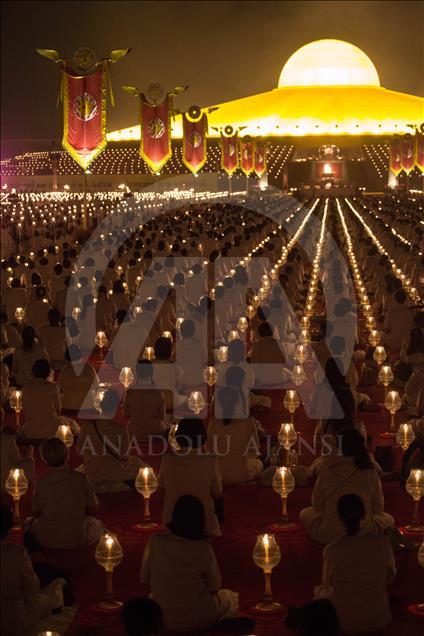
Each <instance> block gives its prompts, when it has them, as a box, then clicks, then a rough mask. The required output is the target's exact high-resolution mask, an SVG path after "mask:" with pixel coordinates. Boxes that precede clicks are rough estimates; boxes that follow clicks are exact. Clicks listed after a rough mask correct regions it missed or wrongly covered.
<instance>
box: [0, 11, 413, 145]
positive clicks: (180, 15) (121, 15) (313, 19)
mask: <svg viewBox="0 0 424 636" xmlns="http://www.w3.org/2000/svg"><path fill="white" fill-rule="evenodd" d="M423 7H424V5H423V3H421V2H3V4H2V113H1V115H2V119H1V124H2V138H3V140H4V139H46V138H52V137H58V136H59V135H60V133H61V117H60V110H58V109H57V108H56V98H57V93H58V86H59V68H58V67H57V66H56V65H55V64H53V63H52V62H50V61H49V60H47V59H44V58H42V57H40V56H39V55H37V54H36V53H35V51H34V49H35V48H36V47H38V48H51V49H57V50H58V51H59V52H60V53H61V54H63V55H65V56H71V55H72V52H73V51H74V50H75V49H76V48H78V47H79V46H82V45H85V46H89V47H91V48H93V49H94V50H95V51H96V52H97V53H98V55H99V57H102V56H105V55H107V53H108V52H109V51H110V50H112V49H115V48H116V49H118V48H125V47H132V52H131V53H130V55H129V56H128V57H127V58H124V59H123V60H121V61H120V62H119V63H117V64H116V65H114V66H112V79H113V85H114V91H115V97H116V102H117V105H116V108H115V110H113V109H112V108H110V110H109V119H108V129H109V130H114V129H116V128H122V127H125V126H130V125H132V124H134V123H136V101H135V100H134V98H130V97H129V96H128V95H126V94H125V93H123V92H122V90H121V88H120V87H121V85H122V84H132V85H136V86H137V87H138V88H145V87H146V86H147V85H148V84H149V83H150V82H152V81H159V82H161V83H162V84H163V85H164V86H165V87H166V88H168V89H170V88H172V87H174V86H176V85H181V84H188V85H189V86H190V89H189V90H188V91H187V92H186V93H185V94H184V95H183V96H181V97H180V98H178V99H177V102H176V105H177V106H180V107H186V106H189V105H190V104H199V105H208V104H213V103H219V102H222V101H227V100H230V99H235V98H239V97H244V96H247V95H250V94H254V93H258V92H263V91H266V90H270V89H272V88H274V87H275V86H276V85H277V81H278V76H279V74H280V71H281V68H282V67H283V65H284V63H285V61H286V60H287V58H288V57H289V56H290V55H291V54H292V53H293V52H294V51H295V50H296V49H297V48H299V47H300V46H302V45H303V44H305V43H307V42H309V41H311V40H316V39H320V38H337V39H342V40H347V41H349V42H352V43H353V44H355V45H357V46H359V47H360V48H361V49H363V50H364V51H365V52H366V53H367V54H368V55H369V57H370V58H371V59H372V60H373V62H374V64H375V66H376V68H377V71H378V73H379V75H380V80H381V83H382V85H383V86H385V87H386V88H391V89H393V90H397V91H402V92H406V93H412V94H415V95H422V94H423V77H424V50H423V48H424V34H423V24H424V9H423ZM25 143H26V142H23V145H25Z"/></svg>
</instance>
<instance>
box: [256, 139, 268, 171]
mask: <svg viewBox="0 0 424 636" xmlns="http://www.w3.org/2000/svg"><path fill="white" fill-rule="evenodd" d="M253 169H254V171H255V174H256V175H257V176H258V177H259V178H260V177H262V175H263V174H265V172H266V145H265V142H263V141H260V140H258V139H256V140H255V143H254V146H253Z"/></svg>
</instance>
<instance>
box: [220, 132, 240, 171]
mask: <svg viewBox="0 0 424 636" xmlns="http://www.w3.org/2000/svg"><path fill="white" fill-rule="evenodd" d="M237 134H238V133H235V134H234V135H231V136H230V137H225V136H224V135H222V134H221V168H222V169H223V170H225V172H226V173H227V174H228V175H232V174H233V172H235V171H236V170H237V168H238V152H237Z"/></svg>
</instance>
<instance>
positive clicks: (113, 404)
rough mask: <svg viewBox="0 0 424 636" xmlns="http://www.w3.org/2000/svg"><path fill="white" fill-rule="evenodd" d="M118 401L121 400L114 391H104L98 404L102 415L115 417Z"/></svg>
mask: <svg viewBox="0 0 424 636" xmlns="http://www.w3.org/2000/svg"><path fill="white" fill-rule="evenodd" d="M120 401H121V398H120V397H119V395H118V393H117V392H116V391H114V390H113V389H108V390H107V391H105V394H104V396H103V398H102V401H101V402H100V409H101V412H102V415H106V416H108V415H110V416H113V415H115V413H116V411H117V410H118V407H119V403H120Z"/></svg>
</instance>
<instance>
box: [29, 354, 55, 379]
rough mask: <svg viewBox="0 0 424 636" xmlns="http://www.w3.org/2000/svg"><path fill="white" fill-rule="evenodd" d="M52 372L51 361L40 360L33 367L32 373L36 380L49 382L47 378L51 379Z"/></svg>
mask: <svg viewBox="0 0 424 636" xmlns="http://www.w3.org/2000/svg"><path fill="white" fill-rule="evenodd" d="M51 370H52V368H51V366H50V363H49V361H48V360H44V359H43V358H40V359H39V360H36V361H35V362H34V364H33V365H32V369H31V373H32V375H33V376H34V378H40V379H42V380H47V378H48V377H49V375H50V373H51Z"/></svg>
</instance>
